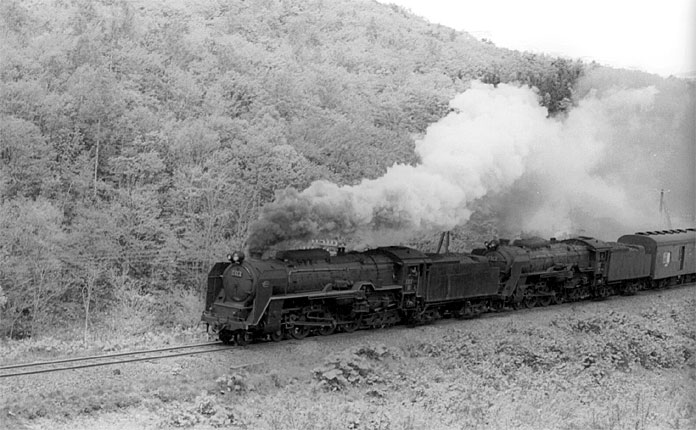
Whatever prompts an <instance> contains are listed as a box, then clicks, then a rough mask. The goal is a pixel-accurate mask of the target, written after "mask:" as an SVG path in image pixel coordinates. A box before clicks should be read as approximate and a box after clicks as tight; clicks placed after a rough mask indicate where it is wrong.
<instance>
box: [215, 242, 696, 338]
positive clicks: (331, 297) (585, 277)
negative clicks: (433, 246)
mask: <svg viewBox="0 0 696 430" xmlns="http://www.w3.org/2000/svg"><path fill="white" fill-rule="evenodd" d="M438 251H439V250H438ZM694 281H696V229H693V228H689V229H680V230H664V231H648V232H640V233H636V234H632V235H625V236H621V237H620V238H619V239H618V241H617V242H604V241H601V240H598V239H595V238H591V237H585V236H578V237H575V238H572V239H567V240H562V241H557V240H555V239H551V240H541V239H526V240H516V241H514V242H512V243H510V242H509V241H506V240H493V241H491V242H487V243H486V244H485V247H484V248H480V249H475V250H473V251H472V252H471V253H470V254H463V253H449V252H445V253H439V252H437V253H424V252H421V251H418V250H416V249H412V248H408V247H403V246H389V247H380V248H376V249H371V250H368V251H365V252H345V251H344V250H343V249H339V250H338V252H337V253H336V255H332V254H331V253H330V252H329V251H327V250H325V249H321V248H317V249H300V250H289V251H280V252H278V253H277V255H276V257H275V258H273V259H260V258H245V256H244V254H243V253H241V252H235V253H233V254H231V255H229V256H228V261H225V262H219V263H216V264H215V265H214V266H213V267H212V269H211V270H210V272H209V274H208V286H207V295H206V308H205V310H204V312H203V316H202V320H203V321H204V322H206V323H207V324H208V326H209V327H212V329H213V330H214V331H215V332H217V333H218V335H219V338H220V340H222V341H223V342H225V343H237V344H245V343H247V342H249V341H251V340H253V339H271V340H273V341H280V340H281V339H283V338H284V337H291V338H294V339H302V338H304V337H306V336H308V335H310V334H318V335H329V334H332V333H334V332H335V331H336V330H340V331H344V332H352V331H354V330H357V329H360V328H379V327H388V326H392V325H394V324H399V323H406V324H420V323H425V322H429V321H433V320H436V319H438V318H442V317H456V318H471V317H475V316H477V315H480V314H481V313H483V312H488V311H495V310H501V309H503V308H513V309H516V308H518V307H534V306H549V305H551V304H556V303H561V302H566V301H576V300H583V299H590V298H591V299H602V298H606V297H607V296H609V295H613V294H626V295H630V294H635V293H636V292H637V291H638V290H641V289H648V288H664V287H668V286H671V285H676V284H682V283H689V282H694Z"/></svg>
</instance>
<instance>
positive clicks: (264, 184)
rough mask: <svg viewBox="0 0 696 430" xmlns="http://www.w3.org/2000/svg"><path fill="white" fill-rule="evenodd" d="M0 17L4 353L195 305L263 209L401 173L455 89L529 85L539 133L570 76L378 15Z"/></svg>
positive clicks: (26, 10)
mask: <svg viewBox="0 0 696 430" xmlns="http://www.w3.org/2000/svg"><path fill="white" fill-rule="evenodd" d="M1 7H2V13H0V16H1V17H2V24H1V25H0V27H2V31H1V32H0V46H1V47H2V48H0V49H1V51H0V52H1V54H0V55H1V57H2V61H0V93H1V94H2V97H0V203H2V211H3V212H2V215H3V217H2V221H1V224H0V225H1V230H0V234H2V236H3V237H9V238H10V240H9V241H8V242H7V243H3V244H1V245H0V252H1V254H0V283H1V284H2V286H3V291H4V292H5V295H6V297H7V304H6V305H5V309H4V312H3V321H2V327H1V330H2V333H3V334H12V335H16V334H17V333H18V332H25V333H26V335H30V334H32V333H35V332H36V330H37V329H38V328H39V326H42V327H46V326H47V323H48V320H47V318H48V315H52V316H53V317H56V318H58V319H61V318H62V319H65V320H68V319H84V321H86V322H87V324H86V327H87V326H88V325H89V321H90V319H91V316H89V315H88V314H89V312H88V309H90V307H89V306H85V305H87V304H89V303H92V304H93V306H92V307H91V309H92V310H94V311H96V312H97V314H102V311H103V310H105V308H106V307H108V306H107V304H108V303H109V302H110V301H111V300H114V299H115V298H116V297H119V294H120V293H119V292H118V291H117V289H118V288H120V287H122V286H123V285H139V288H141V290H142V293H143V294H144V295H148V294H153V292H154V291H160V290H165V291H171V290H188V289H194V290H197V289H199V288H200V279H201V271H203V270H205V268H206V267H207V266H209V265H210V263H211V262H212V261H214V260H215V259H217V258H218V256H219V255H224V254H225V253H226V252H227V251H228V250H229V248H238V247H241V246H242V245H243V243H244V240H245V238H246V235H247V228H248V225H249V223H250V222H251V221H252V220H253V219H254V218H255V217H256V215H257V213H258V210H259V208H260V207H261V206H263V205H264V204H265V203H267V202H269V201H270V200H272V199H273V196H274V194H275V192H276V191H277V190H279V189H282V188H285V187H286V186H294V187H297V188H303V187H305V186H307V185H308V184H309V183H311V182H312V181H313V180H315V179H327V180H331V181H334V182H337V183H339V184H349V183H356V182H357V181H359V180H361V179H363V178H374V177H377V176H379V175H381V174H382V173H384V171H385V170H386V168H387V167H389V166H391V165H393V164H394V163H406V164H408V163H414V162H416V161H417V160H416V157H415V155H414V151H413V149H414V136H417V135H418V134H419V133H422V132H423V131H424V130H425V128H426V127H427V125H428V124H430V123H432V122H433V121H436V120H438V119H439V118H441V117H442V116H443V115H445V114H446V110H447V106H448V105H447V103H448V101H449V100H450V99H451V98H452V96H453V95H454V94H456V93H457V92H460V91H462V90H463V89H465V88H466V86H467V84H468V82H469V80H471V79H474V78H481V79H484V80H486V79H487V80H494V81H496V82H498V81H500V82H507V81H513V80H516V81H520V82H523V83H528V84H532V85H536V86H538V87H539V89H540V95H541V97H542V103H543V104H544V105H545V106H547V107H548V108H549V112H550V113H551V114H554V113H556V112H562V111H563V110H564V109H565V108H567V106H568V104H569V103H570V100H571V99H572V91H573V85H574V83H575V81H576V79H577V78H578V76H579V75H580V74H581V72H582V65H581V64H580V63H579V62H574V61H570V60H563V59H554V58H551V57H546V56H540V55H531V54H521V53H518V52H514V51H509V50H505V49H499V48H496V47H495V46H493V45H492V44H490V43H482V42H479V41H478V40H476V39H474V38H472V37H471V36H470V35H468V34H466V33H464V32H457V31H454V30H451V29H448V28H445V27H442V26H438V25H433V24H429V23H427V22H425V21H423V20H421V19H418V18H416V17H414V16H412V15H411V14H410V13H408V12H406V11H405V10H403V9H401V8H399V7H397V6H393V5H392V6H385V5H382V4H378V3H369V2H367V3H361V4H360V7H356V5H355V3H353V2H351V1H347V0H345V1H337V2H323V1H321V0H316V1H310V2H305V1H299V0H291V1H285V2H263V4H262V5H261V6H259V5H257V4H251V3H249V2H244V1H231V2H206V3H204V4H200V5H193V4H191V3H190V2H182V1H178V0H159V1H156V2H151V1H105V0H103V1H82V0H68V1H62V2H53V3H47V2H44V1H41V0H34V1H18V0H7V1H4V2H2V6H1ZM20 219H23V220H24V219H27V220H28V223H27V224H26V225H21V223H18V222H17V220H20ZM95 270H97V271H98V272H99V273H100V274H99V276H96V277H94V276H93V277H92V278H90V275H89V274H90V273H94V271H95ZM124 277H126V278H129V281H128V282H120V281H118V280H119V279H123V278H124ZM90 279H92V281H90ZM90 282H91V283H90ZM90 285H91V286H90ZM92 287H93V288H94V294H93V295H92V294H91V293H90V294H89V299H85V298H84V296H83V293H85V292H87V291H91V290H92ZM85 300H88V301H87V302H85ZM80 308H82V309H83V311H84V312H83V313H84V315H79V313H80V312H79V309H80ZM76 309H77V310H76ZM21 320H26V322H27V324H29V325H28V326H25V325H21V324H20V323H19V322H20V321H21ZM20 325H21V326H22V327H25V328H20ZM26 327H30V328H26Z"/></svg>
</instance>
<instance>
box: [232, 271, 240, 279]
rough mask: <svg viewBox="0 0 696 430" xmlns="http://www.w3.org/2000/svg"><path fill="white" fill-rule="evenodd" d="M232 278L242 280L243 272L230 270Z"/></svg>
mask: <svg viewBox="0 0 696 430" xmlns="http://www.w3.org/2000/svg"><path fill="white" fill-rule="evenodd" d="M230 276H234V277H235V278H241V277H242V271H241V270H230Z"/></svg>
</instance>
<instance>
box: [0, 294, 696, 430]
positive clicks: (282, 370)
mask: <svg viewBox="0 0 696 430" xmlns="http://www.w3.org/2000/svg"><path fill="white" fill-rule="evenodd" d="M684 296H686V298H684ZM695 308H696V295H695V293H694V291H693V290H682V291H681V292H679V291H672V292H670V293H669V294H668V293H665V297H661V298H660V297H655V296H646V297H636V298H632V299H626V301H611V302H603V303H588V304H586V305H581V306H577V307H572V306H567V307H565V308H548V309H540V310H537V311H534V312H518V313H515V314H505V315H495V316H493V317H491V318H484V319H479V320H472V321H463V322H462V321H442V322H440V323H438V324H435V325H432V326H425V327H417V328H415V329H406V328H396V329H392V330H381V331H372V332H364V333H359V336H354V337H347V336H343V337H341V336H335V337H330V338H320V339H311V338H310V339H306V340H304V341H302V342H295V341H287V342H285V343H282V344H278V345H275V344H267V345H259V346H258V347H256V346H255V347H251V348H249V349H245V350H240V354H241V355H240V357H243V358H244V359H251V358H255V359H257V358H262V359H263V360H262V361H264V363H263V364H260V365H256V366H252V367H249V368H245V369H243V370H240V369H230V363H224V362H212V361H210V360H211V359H206V358H197V359H195V360H194V359H191V360H190V361H186V362H182V363H184V364H172V363H165V362H160V363H152V364H150V363H146V364H142V365H140V366H138V367H133V368H131V367H125V366H124V367H123V368H121V371H122V372H123V373H122V375H115V374H113V373H112V370H111V369H110V370H108V371H97V373H95V374H94V383H93V384H87V383H83V384H81V385H79V386H75V387H70V386H62V387H61V388H55V387H51V386H50V384H49V385H44V386H40V385H39V389H33V390H32V391H26V390H23V389H22V386H21V384H22V383H18V384H19V385H17V386H16V387H15V388H16V389H15V390H14V391H11V392H9V393H8V392H7V391H5V392H4V394H5V400H4V401H5V405H3V407H2V410H0V414H3V415H6V414H7V412H8V411H11V412H12V414H13V415H14V416H15V417H17V419H18V422H19V421H21V420H24V422H26V421H27V420H29V421H30V420H32V419H38V418H41V417H44V419H58V418H61V417H62V418H65V417H68V418H74V417H76V416H85V415H93V414H95V413H102V412H104V411H118V410H129V411H130V410H133V407H134V406H137V407H139V408H144V409H146V410H148V411H150V412H152V413H154V414H156V415H158V416H160V417H161V420H160V426H163V427H165V428H167V427H177V428H194V429H197V428H211V427H213V428H216V427H225V428H260V429H275V428H278V429H346V428H348V429H368V430H377V429H380V430H381V429H389V430H395V429H422V428H428V429H450V428H474V429H475V428H480V429H486V428H491V429H565V430H575V429H616V430H621V429H626V430H628V429H632V430H635V429H653V428H659V429H685V428H694V427H696V392H695V390H694V387H696V324H694V314H693V309H695ZM143 336H145V335H143ZM189 336H191V334H190V333H189V332H187V331H175V332H171V333H169V334H163V333H161V334H158V335H149V336H145V337H144V338H137V339H135V340H133V339H130V340H128V339H124V340H123V342H124V343H126V344H130V345H139V344H141V343H143V342H148V341H151V340H152V339H157V340H158V341H159V342H165V341H167V340H166V339H169V341H168V342H173V341H174V340H177V341H178V340H185V339H188V338H189ZM129 342H130V343H129ZM30 344H31V345H32V346H30V347H29V346H26V345H25V346H24V348H25V350H33V349H32V348H35V349H36V350H37V351H39V350H42V348H43V350H45V349H46V345H49V344H50V342H49V343H42V342H41V341H32V342H30ZM334 345H339V346H340V348H338V349H333V348H334ZM346 345H349V346H348V347H346ZM68 349H69V348H67V349H66V348H63V347H58V350H60V351H63V350H68ZM269 354H270V355H269ZM240 359H241V358H240ZM186 363H188V364H186ZM181 366H184V367H181ZM135 369H139V370H135ZM131 372H139V373H138V374H137V375H133V374H131ZM26 384H27V386H29V385H31V386H32V387H36V385H32V383H30V382H26Z"/></svg>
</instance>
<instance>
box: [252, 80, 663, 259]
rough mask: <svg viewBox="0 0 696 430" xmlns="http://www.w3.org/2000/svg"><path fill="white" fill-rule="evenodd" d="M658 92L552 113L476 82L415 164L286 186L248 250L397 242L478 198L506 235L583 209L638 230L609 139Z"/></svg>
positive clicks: (638, 210) (553, 225)
mask: <svg viewBox="0 0 696 430" xmlns="http://www.w3.org/2000/svg"><path fill="white" fill-rule="evenodd" d="M656 93H657V91H656V90H655V88H653V87H648V88H643V89H639V90H624V91H613V92H607V93H605V94H604V95H602V96H601V97H600V96H598V95H596V94H590V95H589V97H587V98H586V99H585V100H583V101H582V102H580V103H579V106H578V107H576V108H575V109H573V110H572V111H571V112H570V113H569V115H568V116H567V118H565V119H564V120H556V119H551V118H547V112H546V109H545V108H543V107H541V106H539V102H538V95H537V94H536V93H535V92H534V90H532V89H530V88H525V87H522V88H521V87H517V86H513V85H506V84H499V85H498V86H497V87H496V88H494V87H493V86H489V85H485V84H482V83H479V82H474V83H472V86H471V89H469V90H467V91H466V92H464V93H463V94H460V95H458V96H457V97H455V98H454V99H453V100H452V101H451V102H450V105H451V107H452V108H453V112H451V113H449V114H448V115H447V116H446V117H445V118H443V119H442V120H440V121H439V122H437V123H435V124H432V125H431V126H430V127H429V128H428V129H427V131H426V135H425V137H424V138H423V139H422V140H420V141H418V142H416V152H417V154H418V155H419V156H420V159H421V163H420V164H418V165H416V166H410V165H400V164H397V165H394V166H392V167H391V168H390V169H388V171H387V172H386V174H385V175H384V176H382V177H380V178H378V179H370V180H363V181H362V182H360V183H359V184H357V185H354V186H338V185H336V184H333V183H329V182H326V181H317V182H314V183H313V184H312V185H311V186H310V187H309V188H307V189H306V190H304V191H302V192H298V191H297V190H294V189H287V190H284V191H281V192H279V193H277V195H276V200H275V201H274V202H272V203H271V204H269V205H267V206H266V207H264V209H263V211H262V213H261V217H260V219H259V220H258V221H257V222H256V223H255V224H254V225H253V226H252V229H251V233H250V236H249V239H248V246H249V248H250V250H252V251H259V250H265V249H267V248H268V247H269V246H271V245H274V244H276V243H279V242H283V241H287V240H293V239H309V238H312V237H330V236H341V237H346V238H349V239H350V240H351V242H352V243H351V244H349V245H365V244H369V245H373V246H374V245H384V244H394V243H400V242H404V241H407V240H408V239H410V238H412V237H413V236H415V235H417V234H423V233H427V232H438V231H444V230H449V229H452V228H454V227H455V226H457V225H462V224H464V223H465V222H466V221H467V220H468V219H469V217H470V216H471V213H472V203H473V202H474V201H476V200H477V199H481V198H483V197H486V198H487V199H489V200H490V201H491V202H493V204H494V206H495V207H496V208H497V210H498V211H500V212H501V217H500V218H501V220H503V221H502V222H505V223H507V224H509V225H507V226H505V227H503V230H507V231H514V230H517V231H534V232H536V233H538V234H543V235H547V236H548V235H557V234H558V233H564V232H567V233H574V232H577V231H583V230H584V231H587V230H592V228H591V226H590V224H591V223H588V225H587V226H583V225H579V224H578V219H579V217H578V213H589V214H591V216H590V217H589V218H592V219H601V218H605V217H606V218H611V219H618V220H620V221H621V224H622V225H629V226H639V225H641V224H643V223H644V221H645V220H646V216H645V208H644V207H641V205H636V204H633V203H634V202H632V201H631V199H630V196H629V194H628V193H627V192H626V187H625V185H626V180H625V178H619V177H617V176H612V175H611V174H607V172H612V169H611V167H612V166H611V163H609V165H607V162H608V160H612V159H613V158H612V157H610V156H608V155H607V154H610V153H611V151H609V150H608V149H611V142H609V141H607V138H608V137H611V134H610V133H609V130H613V129H614V127H615V123H616V122H617V121H618V122H622V123H623V124H624V128H631V127H638V128H640V126H641V123H640V118H641V115H642V114H644V113H645V112H646V111H648V110H650V109H651V106H652V105H653V102H654V98H655V94H656ZM635 180H636V181H639V180H640V178H639V177H636V178H635ZM622 181H623V182H622ZM590 233H592V231H590ZM604 238H606V239H609V238H611V236H610V237H604Z"/></svg>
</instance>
